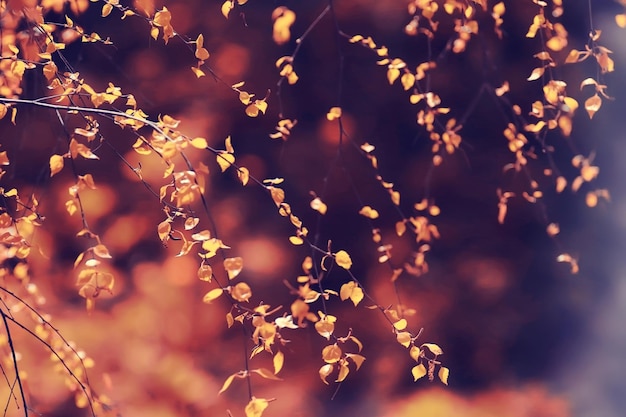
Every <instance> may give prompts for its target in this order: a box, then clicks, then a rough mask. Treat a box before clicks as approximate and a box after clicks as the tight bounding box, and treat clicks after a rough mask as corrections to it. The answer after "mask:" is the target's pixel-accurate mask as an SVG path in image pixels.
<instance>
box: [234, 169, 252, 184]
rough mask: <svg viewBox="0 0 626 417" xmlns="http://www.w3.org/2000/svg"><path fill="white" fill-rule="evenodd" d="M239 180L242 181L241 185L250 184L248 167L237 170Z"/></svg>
mask: <svg viewBox="0 0 626 417" xmlns="http://www.w3.org/2000/svg"><path fill="white" fill-rule="evenodd" d="M237 178H239V181H241V185H244V186H245V185H246V184H248V181H249V180H250V171H248V168H246V167H239V168H238V169H237Z"/></svg>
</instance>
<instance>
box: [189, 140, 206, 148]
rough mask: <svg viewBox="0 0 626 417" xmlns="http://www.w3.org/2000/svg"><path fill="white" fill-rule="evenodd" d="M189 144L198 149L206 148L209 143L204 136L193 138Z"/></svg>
mask: <svg viewBox="0 0 626 417" xmlns="http://www.w3.org/2000/svg"><path fill="white" fill-rule="evenodd" d="M191 146H193V147H194V148H198V149H206V147H207V146H209V144H208V142H207V140H206V139H205V138H194V139H192V140H191Z"/></svg>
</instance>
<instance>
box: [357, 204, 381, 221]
mask: <svg viewBox="0 0 626 417" xmlns="http://www.w3.org/2000/svg"><path fill="white" fill-rule="evenodd" d="M359 214H360V215H361V216H364V217H367V218H368V219H377V218H378V211H377V210H375V209H373V208H371V207H370V206H364V207H363V208H361V210H359Z"/></svg>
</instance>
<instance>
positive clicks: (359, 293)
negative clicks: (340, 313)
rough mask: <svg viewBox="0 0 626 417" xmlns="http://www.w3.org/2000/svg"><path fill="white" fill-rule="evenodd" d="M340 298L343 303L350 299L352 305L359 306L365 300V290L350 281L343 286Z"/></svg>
mask: <svg viewBox="0 0 626 417" xmlns="http://www.w3.org/2000/svg"><path fill="white" fill-rule="evenodd" d="M339 297H340V298H341V300H342V301H345V300H347V299H348V298H349V299H350V300H351V301H352V303H353V304H354V305H355V306H357V305H358V304H359V303H360V302H361V300H363V289H362V288H360V287H359V286H358V284H357V283H356V282H354V281H350V282H347V283H345V284H343V285H342V286H341V290H340V291H339Z"/></svg>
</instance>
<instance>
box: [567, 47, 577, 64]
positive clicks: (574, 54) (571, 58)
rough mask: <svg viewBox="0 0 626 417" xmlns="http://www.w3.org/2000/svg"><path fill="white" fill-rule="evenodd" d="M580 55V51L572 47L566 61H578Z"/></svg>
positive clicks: (568, 62)
mask: <svg viewBox="0 0 626 417" xmlns="http://www.w3.org/2000/svg"><path fill="white" fill-rule="evenodd" d="M579 57H580V51H578V50H576V49H572V50H571V51H569V54H567V58H565V63H566V64H571V63H574V62H578V59H579Z"/></svg>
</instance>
